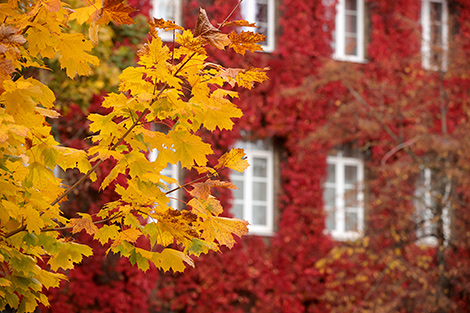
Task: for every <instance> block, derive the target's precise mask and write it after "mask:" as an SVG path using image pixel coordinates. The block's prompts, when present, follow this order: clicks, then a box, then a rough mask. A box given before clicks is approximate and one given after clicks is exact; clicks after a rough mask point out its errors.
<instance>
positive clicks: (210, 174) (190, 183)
mask: <svg viewBox="0 0 470 313" xmlns="http://www.w3.org/2000/svg"><path fill="white" fill-rule="evenodd" d="M224 169H226V167H224V168H221V169H218V170H216V173H217V174H218V173H220V172H221V171H222V170H224ZM212 177H215V174H214V173H207V174H206V175H205V176H201V177H199V178H196V179H195V180H192V181H190V182H188V183H186V184H183V185H181V186H178V187H176V188H173V189H171V190H169V191H167V192H165V195H168V194H170V193H172V192H175V191H178V190H180V189H183V188H185V187H187V186H190V185H192V184H195V183H197V182H200V181H201V180H203V179H204V178H212Z"/></svg>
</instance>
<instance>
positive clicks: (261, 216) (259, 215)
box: [253, 205, 268, 225]
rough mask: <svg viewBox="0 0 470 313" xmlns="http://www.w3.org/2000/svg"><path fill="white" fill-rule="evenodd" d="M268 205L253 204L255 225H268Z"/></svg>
mask: <svg viewBox="0 0 470 313" xmlns="http://www.w3.org/2000/svg"><path fill="white" fill-rule="evenodd" d="M266 210H267V209H266V206H263V205H254V206H253V224H254V225H267V224H268V222H267V218H266Z"/></svg>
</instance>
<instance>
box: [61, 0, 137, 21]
mask: <svg viewBox="0 0 470 313" xmlns="http://www.w3.org/2000/svg"><path fill="white" fill-rule="evenodd" d="M134 11H135V9H134V8H132V7H131V6H129V5H127V4H125V3H123V0H104V1H95V2H94V3H91V4H90V5H89V6H86V7H83V8H78V9H75V11H74V12H73V13H72V14H70V17H69V19H70V20H77V22H78V23H79V24H83V23H85V22H88V23H90V24H91V23H92V22H93V23H95V24H96V25H106V24H108V23H109V22H111V21H114V22H116V23H119V24H120V25H122V24H128V25H129V24H134V20H133V19H132V18H131V17H130V16H129V13H132V12H134Z"/></svg>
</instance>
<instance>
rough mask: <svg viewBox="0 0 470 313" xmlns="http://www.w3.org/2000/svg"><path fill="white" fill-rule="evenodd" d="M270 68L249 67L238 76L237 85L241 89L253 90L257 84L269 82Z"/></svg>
mask: <svg viewBox="0 0 470 313" xmlns="http://www.w3.org/2000/svg"><path fill="white" fill-rule="evenodd" d="M268 70H269V68H267V67H265V68H257V67H249V68H247V69H245V70H243V71H240V72H239V73H238V74H237V76H236V80H237V84H238V86H240V87H245V88H247V89H251V88H252V87H253V85H254V83H255V82H258V83H262V82H264V81H266V80H268V79H269V78H268V75H267V74H266V72H267V71H268Z"/></svg>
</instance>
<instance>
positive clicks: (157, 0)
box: [152, 0, 183, 41]
mask: <svg viewBox="0 0 470 313" xmlns="http://www.w3.org/2000/svg"><path fill="white" fill-rule="evenodd" d="M181 1H182V0H152V5H153V8H152V17H155V18H163V19H164V20H171V21H173V22H174V23H175V24H177V25H181V23H182V21H183V15H182V5H181ZM169 2H172V3H173V5H175V14H176V15H175V16H163V14H162V12H160V11H159V9H158V8H159V7H160V6H161V5H162V4H165V3H166V4H168V3H169ZM158 35H159V36H160V38H161V39H162V41H173V31H163V30H162V29H159V30H158Z"/></svg>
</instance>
